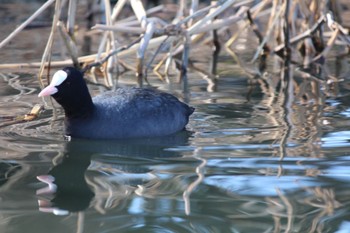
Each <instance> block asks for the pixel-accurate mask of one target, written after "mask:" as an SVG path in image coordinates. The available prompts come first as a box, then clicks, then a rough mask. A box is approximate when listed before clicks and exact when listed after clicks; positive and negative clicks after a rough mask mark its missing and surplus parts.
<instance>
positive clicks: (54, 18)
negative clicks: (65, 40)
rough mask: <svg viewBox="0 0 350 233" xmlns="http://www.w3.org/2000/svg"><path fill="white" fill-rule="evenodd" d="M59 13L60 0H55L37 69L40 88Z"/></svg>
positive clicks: (49, 55)
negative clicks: (46, 39)
mask: <svg viewBox="0 0 350 233" xmlns="http://www.w3.org/2000/svg"><path fill="white" fill-rule="evenodd" d="M60 15H61V0H56V4H55V14H54V17H53V19H52V27H51V32H50V36H49V39H48V41H47V44H46V47H45V50H44V53H43V56H42V59H41V63H40V68H39V71H38V79H39V83H40V86H41V87H42V88H43V87H44V84H43V83H42V77H43V73H44V68H45V63H46V62H48V60H50V59H49V58H50V57H51V50H52V45H53V41H54V37H55V34H56V30H57V23H58V21H59V17H60ZM48 63H49V62H48Z"/></svg>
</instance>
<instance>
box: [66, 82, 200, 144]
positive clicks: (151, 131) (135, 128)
mask: <svg viewBox="0 0 350 233" xmlns="http://www.w3.org/2000/svg"><path fill="white" fill-rule="evenodd" d="M93 103H94V111H93V114H92V115H91V116H90V117H88V118H85V119H80V120H76V119H71V120H69V122H67V123H68V124H67V131H68V132H67V133H68V134H71V135H72V136H77V137H85V138H137V137H155V136H164V135H169V134H172V133H175V132H177V131H180V130H182V129H183V128H184V127H185V126H186V124H187V123H188V118H189V116H190V115H191V114H192V113H193V111H194V109H193V108H191V107H189V106H188V105H186V104H184V103H182V102H180V101H179V100H178V99H177V98H176V97H174V96H172V95H170V94H168V93H163V92H160V91H157V90H151V89H142V88H119V89H118V90H116V91H108V92H105V93H103V94H101V95H99V96H97V97H94V98H93Z"/></svg>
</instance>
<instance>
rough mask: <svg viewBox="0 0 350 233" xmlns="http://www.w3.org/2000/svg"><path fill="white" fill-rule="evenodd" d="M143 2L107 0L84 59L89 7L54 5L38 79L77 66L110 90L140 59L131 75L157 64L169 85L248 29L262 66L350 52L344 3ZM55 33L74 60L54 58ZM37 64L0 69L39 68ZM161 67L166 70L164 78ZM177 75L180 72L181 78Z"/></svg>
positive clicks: (305, 61)
mask: <svg viewBox="0 0 350 233" xmlns="http://www.w3.org/2000/svg"><path fill="white" fill-rule="evenodd" d="M144 2H145V1H140V0H123V1H118V2H117V3H116V4H115V5H114V6H111V5H110V1H108V0H106V1H101V4H103V6H104V8H103V9H104V12H103V15H104V18H105V24H101V23H96V24H95V25H94V26H93V27H91V28H89V29H88V31H87V32H85V33H86V34H89V33H90V34H91V33H102V35H103V36H102V37H101V40H100V42H99V46H98V48H99V49H98V50H96V53H95V54H90V55H85V56H81V55H80V56H79V53H78V52H77V49H76V47H77V45H78V44H79V43H80V42H79V41H77V40H76V39H75V38H78V37H79V35H77V33H81V32H79V31H75V30H74V28H76V27H79V24H78V23H77V20H76V17H77V16H76V14H77V13H78V12H77V9H79V7H84V6H85V5H84V4H85V3H84V2H78V3H77V2H76V1H74V0H70V1H63V2H62V3H61V1H60V0H56V5H55V15H54V17H53V21H52V29H51V34H50V38H49V39H48V43H47V46H46V49H45V52H44V54H43V56H42V61H41V65H40V66H41V68H40V71H39V77H42V76H43V69H44V67H45V68H47V67H50V66H55V67H56V66H63V65H68V64H73V65H74V66H81V67H85V70H86V69H91V68H92V67H102V68H103V69H102V70H103V71H104V72H103V74H104V76H105V77H106V82H105V83H106V85H109V86H111V85H113V83H114V81H113V79H115V78H116V77H117V76H118V70H119V69H120V68H124V69H125V66H124V65H123V64H125V62H123V61H121V62H119V60H120V59H123V57H125V56H135V57H136V60H135V64H134V65H133V66H134V67H133V70H135V73H136V75H137V76H139V77H146V76H147V72H148V70H149V69H150V68H151V67H152V66H153V67H155V72H157V73H158V74H160V75H161V76H162V79H163V80H169V79H168V78H164V77H163V76H164V75H167V74H169V73H180V74H181V77H182V78H183V77H186V74H187V70H188V68H189V64H190V60H191V58H192V57H193V54H192V52H193V51H196V49H198V48H200V47H201V46H209V45H210V44H215V45H216V46H217V47H218V46H220V43H222V44H224V45H225V46H223V47H224V48H225V50H226V51H228V52H229V53H230V52H232V51H230V50H232V49H231V47H232V45H233V44H234V43H235V42H236V40H237V38H240V34H241V33H240V32H242V30H249V31H251V32H253V33H254V34H255V36H256V42H257V43H256V52H255V53H254V55H253V56H252V59H251V62H253V63H258V64H260V63H261V60H262V59H265V58H266V56H269V57H273V56H275V55H277V57H279V58H280V59H284V60H286V59H287V60H291V61H292V62H293V63H296V64H300V65H302V66H304V67H307V66H310V65H312V64H313V63H317V62H320V61H325V60H327V58H328V57H329V56H330V54H331V51H334V47H335V46H336V45H337V46H343V47H344V48H345V50H343V51H346V52H348V49H349V46H350V37H349V30H348V29H347V28H346V27H344V26H342V23H343V20H342V17H343V12H342V7H341V6H340V4H342V3H341V1H331V2H330V3H329V4H325V3H324V2H319V1H316V0H310V1H289V0H283V1H277V0H264V1H253V0H244V1H243V0H241V1H238V0H226V1H222V0H220V1H212V2H211V4H209V5H205V4H203V3H199V2H198V1H197V0H193V1H191V4H189V5H188V6H187V4H188V3H187V2H186V1H179V6H177V5H174V4H164V5H159V6H155V7H153V8H151V9H148V10H146V6H145V5H144ZM52 3H53V1H52V0H51V1H47V2H46V3H45V4H43V6H42V7H41V8H40V9H39V10H38V11H37V12H35V13H34V14H33V15H32V16H31V17H29V18H28V20H27V21H25V23H23V25H21V26H20V27H19V28H17V29H16V30H14V32H13V33H11V34H10V35H9V36H8V37H7V38H6V39H4V41H2V42H1V43H0V49H1V47H3V46H5V45H6V43H8V42H10V41H11V40H12V39H13V38H15V36H16V35H18V33H20V31H21V30H22V29H23V28H24V27H25V26H26V25H28V24H29V23H30V22H31V21H32V20H33V19H34V18H35V17H36V16H37V15H38V14H40V13H41V12H42V11H43V10H45V9H46V8H47V7H48V6H49V5H50V4H52ZM79 4H81V5H82V6H80V5H79ZM90 5H91V4H90ZM129 6H130V7H129ZM127 7H129V8H128V9H131V12H130V15H128V16H127V17H125V16H124V15H122V14H121V13H122V12H124V10H125V9H127ZM174 7H177V12H176V13H174V14H173V15H171V17H169V15H167V17H166V18H165V17H164V14H162V12H171V9H173V8H174ZM64 9H68V12H67V19H66V21H67V22H66V25H67V26H66V27H64V22H59V21H60V15H61V12H62V11H63V10H64ZM186 9H189V10H186ZM324 12H328V13H324ZM91 14H93V13H91ZM162 17H163V18H162ZM95 18H96V17H95ZM57 30H59V32H60V36H61V38H62V39H63V41H65V45H66V46H65V47H66V50H67V53H68V54H70V57H71V58H70V59H68V60H61V61H59V60H57V59H55V61H51V59H50V54H51V53H52V51H51V48H52V44H53V43H54V37H55V36H56V31H57ZM125 34H127V36H125ZM228 35H229V37H227V36H228ZM80 37H81V36H80ZM128 37H129V38H139V39H136V41H137V42H136V43H135V42H134V41H135V40H134V39H132V40H131V41H132V42H131V43H130V44H125V43H124V44H119V43H118V42H117V41H119V40H117V38H126V39H127V38H128ZM203 38H205V39H203ZM220 47H221V46H220ZM164 52H165V53H164ZM178 54H181V55H180V56H179V55H178ZM171 63H177V64H178V65H176V66H175V65H171ZM38 64H39V63H18V64H0V68H4V67H7V68H8V67H10V68H11V67H12V68H13V67H37V66H38ZM260 65H261V64H260ZM129 66H130V64H129ZM173 67H176V68H173ZM261 67H264V66H263V65H262V66H261ZM162 68H164V72H161V69H162ZM171 69H179V72H177V71H172V70H171ZM111 74H115V75H111Z"/></svg>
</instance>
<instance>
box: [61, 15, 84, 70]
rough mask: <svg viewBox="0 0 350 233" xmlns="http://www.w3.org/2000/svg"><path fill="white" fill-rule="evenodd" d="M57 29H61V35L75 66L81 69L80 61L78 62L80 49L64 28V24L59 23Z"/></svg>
mask: <svg viewBox="0 0 350 233" xmlns="http://www.w3.org/2000/svg"><path fill="white" fill-rule="evenodd" d="M57 27H58V29H59V32H60V35H61V37H62V39H63V41H64V44H65V46H66V48H67V51H68V54H69V56H70V57H71V59H72V61H73V65H74V66H75V67H79V66H80V65H79V61H78V49H77V47H76V45H75V43H74V41H73V40H72V38H71V37H70V35H69V32H67V29H66V28H65V27H64V24H63V23H62V22H60V21H59V22H58V23H57Z"/></svg>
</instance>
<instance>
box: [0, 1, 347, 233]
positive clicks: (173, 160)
mask: <svg viewBox="0 0 350 233" xmlns="http://www.w3.org/2000/svg"><path fill="white" fill-rule="evenodd" d="M23 5H24V6H23ZM39 5H40V4H39V3H38V6H39ZM2 6H4V5H2ZM10 6H11V7H12V8H8V9H7V8H6V7H4V8H3V9H2V8H0V10H2V12H5V13H6V14H2V15H0V18H1V19H2V20H4V19H10V18H16V19H17V21H18V22H19V21H20V20H19V19H18V14H16V12H15V10H14V9H15V8H13V5H11V4H10ZM38 6H35V5H33V6H32V8H33V9H31V10H34V9H36V8H37V7H38ZM16 7H17V8H21V9H22V10H23V12H24V13H28V12H26V11H29V9H27V5H26V4H18V5H16ZM4 9H5V11H4ZM28 14H29V13H28ZM5 15H6V17H5ZM20 15H21V14H20ZM24 15H25V14H23V17H24ZM17 21H16V23H18V22H17ZM6 22H7V21H6ZM11 23H14V22H13V21H11ZM13 27H14V26H13V25H11V24H10V23H8V24H7V23H6V24H4V25H3V28H2V31H3V32H5V34H8V33H9V32H10V31H11V30H12V29H13ZM43 31H45V33H47V32H48V30H47V29H43V28H34V29H32V30H29V31H24V32H23V33H22V34H21V35H22V37H19V38H16V40H15V41H14V42H13V43H12V44H10V45H8V46H7V47H6V48H4V50H3V51H5V53H6V54H12V53H13V54H12V56H9V57H7V56H0V63H6V62H17V61H18V60H20V59H19V58H22V59H23V58H24V59H27V61H37V60H38V57H40V55H41V53H42V51H41V50H42V49H43V46H42V44H44V43H46V41H45V42H43V43H42V44H38V43H35V41H37V40H39V39H42V38H46V34H45V35H43ZM5 34H4V35H5ZM33 35H34V36H35V39H33V40H28V39H27V38H28V36H33ZM32 38H33V37H32ZM20 45H21V46H23V48H25V49H21V47H20ZM248 45H249V43H247V42H242V44H241V45H237V48H239V46H243V47H242V48H243V49H244V50H245V51H246V50H247V46H248ZM35 46H36V47H35ZM38 46H40V48H38ZM248 47H249V46H248ZM28 48H31V49H28ZM208 50H209V48H208ZM202 52H203V51H202ZM203 53H204V54H205V55H208V54H209V53H210V51H205V52H203ZM240 57H241V58H242V57H243V56H242V54H241V56H240ZM208 59H209V56H208ZM198 61H199V62H198ZM219 61H220V62H219V64H218V67H217V70H218V76H219V78H217V79H212V80H211V79H208V76H203V72H202V73H200V72H198V70H197V71H195V70H191V72H190V74H189V83H188V90H187V92H183V88H182V85H179V84H176V83H175V82H173V83H172V84H164V83H161V82H160V81H159V80H157V78H156V77H150V80H151V83H152V84H154V85H156V86H157V87H158V88H159V89H162V90H164V91H167V92H170V93H173V94H175V95H176V96H178V97H179V98H180V99H182V100H184V101H186V102H188V103H189V104H190V105H192V106H194V107H195V108H196V111H195V112H194V114H193V115H192V117H191V119H190V123H189V125H188V131H187V132H181V133H179V134H176V135H172V136H169V137H163V138H153V139H151V138H148V139H143V140H119V141H115V140H114V141H98V140H97V141H92V140H79V139H73V140H72V141H69V142H68V141H66V140H65V139H64V137H63V130H62V120H63V115H62V111H61V110H60V109H56V111H54V110H53V109H52V108H51V107H50V106H51V105H50V102H49V100H46V101H47V102H46V103H45V108H46V110H45V111H44V112H43V113H42V114H41V115H40V117H39V118H38V119H35V120H33V121H29V122H15V121H16V117H18V116H22V115H23V114H26V113H28V112H29V111H30V109H31V108H32V107H33V106H34V105H35V104H37V103H41V104H44V103H43V100H42V99H39V98H38V97H37V94H38V92H39V85H38V82H37V81H36V78H35V76H34V75H33V73H35V72H37V70H28V72H23V71H21V72H18V71H16V72H15V71H12V72H5V73H1V74H0V232H6V233H7V232H9V233H12V232H18V233H22V232H26V233H39V232H52V233H54V232H59V233H62V232H84V233H89V232H118V233H119V232H142V233H143V232H159V233H163V232H166V233H167V232H169V233H170V232H176V233H178V232H180V233H182V232H196V233H197V232H200V233H206V232H210V233H217V232H220V233H221V232H225V233H226V232H244V233H246V232H248V233H251V232H254V233H255V232H273V233H277V232H298V233H304V232H322V233H324V232H330V233H333V232H337V233H347V232H350V230H349V229H350V217H349V216H350V204H349V203H350V126H349V125H350V101H349V95H350V92H349V88H350V85H349V84H350V83H349V79H348V77H349V75H350V72H349V70H348V68H347V67H350V66H349V59H348V58H347V57H346V58H339V59H337V60H329V61H328V62H327V64H326V65H325V66H323V67H322V68H319V69H315V70H312V71H310V73H309V74H308V75H306V73H305V72H304V71H303V70H302V69H300V68H297V67H293V66H291V67H290V69H289V71H290V73H289V74H290V77H289V78H290V82H289V85H286V83H283V82H279V80H281V77H282V75H281V73H280V71H281V70H280V69H279V68H278V66H279V64H275V63H273V64H269V66H270V67H269V69H268V70H269V71H268V72H266V73H265V74H261V75H252V74H254V71H255V70H256V69H257V68H256V67H255V65H251V64H246V65H245V66H244V68H246V70H245V71H247V72H248V73H249V75H248V74H247V73H246V72H244V69H242V67H239V66H238V65H237V63H236V60H235V59H233V58H232V57H230V56H229V55H227V53H224V52H223V53H222V54H221V55H220V58H219ZM194 64H195V65H198V66H199V67H200V68H201V70H207V68H208V64H209V61H208V60H206V58H200V59H198V60H197V61H196V60H195V61H194ZM276 67H277V68H276ZM151 76H152V75H151ZM253 76H254V77H253ZM210 77H211V76H210ZM175 79H176V78H175V77H173V78H172V80H175ZM134 80H135V77H134V75H133V74H132V73H130V74H125V75H124V76H123V77H122V78H121V79H120V83H121V84H123V85H126V83H128V84H129V85H130V83H131V85H135V81H134ZM326 80H330V81H331V82H327V81H326ZM337 80H341V81H340V82H337ZM333 81H336V82H333ZM287 83H288V82H287ZM90 89H91V91H92V92H93V93H94V94H98V93H99V92H101V91H103V89H102V88H101V87H100V86H94V85H90ZM53 115H54V116H55V117H53ZM52 176H53V177H55V183H56V185H57V187H56V189H55V186H54V185H47V184H45V182H47V183H50V182H49V180H50V177H52Z"/></svg>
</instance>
